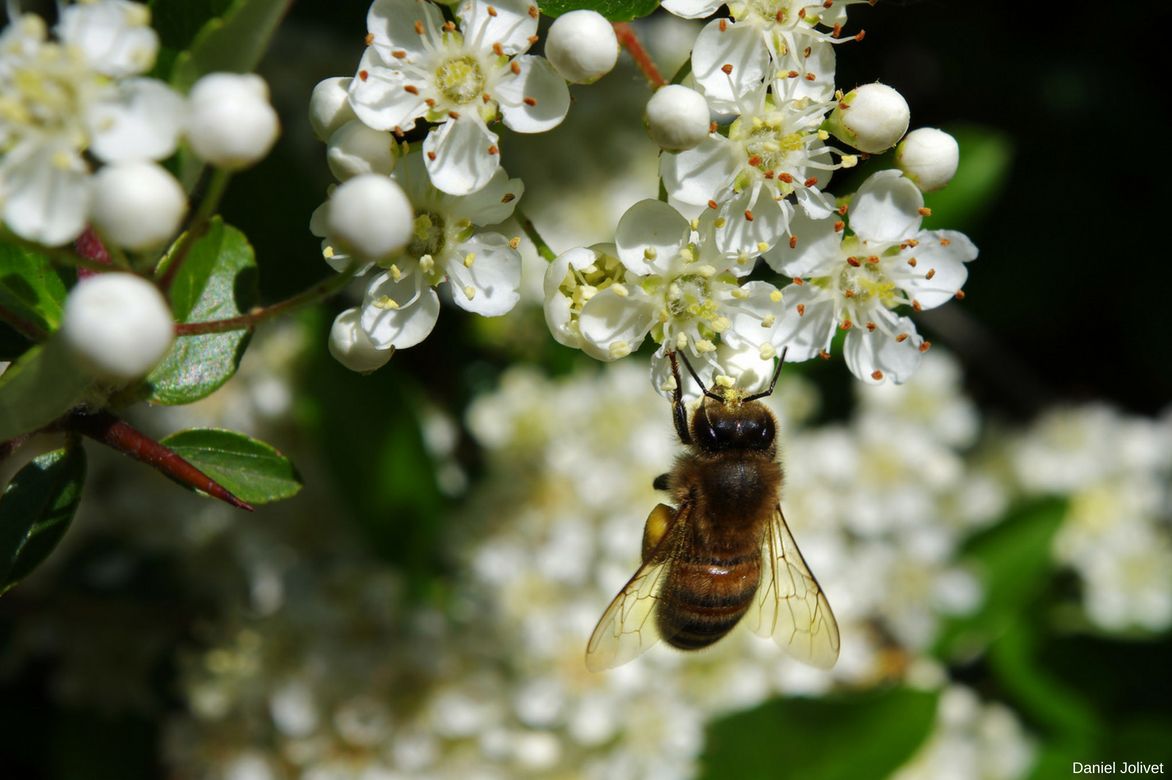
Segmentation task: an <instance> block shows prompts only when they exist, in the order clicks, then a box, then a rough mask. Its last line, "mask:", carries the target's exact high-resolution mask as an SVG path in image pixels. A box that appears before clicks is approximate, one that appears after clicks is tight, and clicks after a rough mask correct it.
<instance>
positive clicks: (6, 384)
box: [0, 335, 92, 441]
mask: <svg viewBox="0 0 1172 780" xmlns="http://www.w3.org/2000/svg"><path fill="white" fill-rule="evenodd" d="M91 383H92V380H91V379H90V378H89V376H87V375H86V374H85V373H84V372H82V371H81V370H79V369H78V367H77V362H76V361H75V360H74V358H73V355H72V354H70V352H69V348H68V347H67V346H66V345H65V342H64V341H62V340H61V338H60V337H59V336H56V335H54V336H53V337H51V338H50V339H49V340H48V341H46V342H45V343H44V344H40V345H38V346H36V347H33V348H32V349H30V350H28V351H27V352H25V353H24V354H23V355H21V357H20V359H19V360H17V361H16V362H15V363H13V364H12V365H11V366H9V367H8V370H7V371H5V372H4V374H3V375H0V441H4V440H5V439H11V438H13V437H14V436H19V435H20V434H22V433H28V432H29V431H35V430H36V429H37V428H40V427H42V426H45V425H47V424H49V423H51V422H52V421H53V420H56V419H57V418H58V417H60V416H61V415H62V414H64V413H65V412H66V411H68V410H69V409H71V408H72V407H74V406H76V405H77V404H78V403H79V402H80V401H81V400H82V399H83V398H84V397H85V395H86V392H87V391H88V390H89V388H90V385H91Z"/></svg>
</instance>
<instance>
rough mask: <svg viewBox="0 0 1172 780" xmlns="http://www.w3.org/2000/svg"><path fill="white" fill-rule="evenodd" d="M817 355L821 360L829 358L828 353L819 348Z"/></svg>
mask: <svg viewBox="0 0 1172 780" xmlns="http://www.w3.org/2000/svg"><path fill="white" fill-rule="evenodd" d="M818 357H820V358H822V359H823V360H830V353H829V352H827V351H826V350H824V349H820V350H818Z"/></svg>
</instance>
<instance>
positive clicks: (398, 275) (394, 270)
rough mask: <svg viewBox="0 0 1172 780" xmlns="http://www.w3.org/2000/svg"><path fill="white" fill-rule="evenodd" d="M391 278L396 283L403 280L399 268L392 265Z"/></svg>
mask: <svg viewBox="0 0 1172 780" xmlns="http://www.w3.org/2000/svg"><path fill="white" fill-rule="evenodd" d="M391 278H392V279H394V280H395V281H396V282H397V281H399V280H400V279H402V278H403V272H402V271H400V270H399V266H397V265H394V264H392V265H391Z"/></svg>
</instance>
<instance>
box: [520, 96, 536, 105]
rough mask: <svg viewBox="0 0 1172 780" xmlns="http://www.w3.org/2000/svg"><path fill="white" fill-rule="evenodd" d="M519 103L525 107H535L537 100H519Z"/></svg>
mask: <svg viewBox="0 0 1172 780" xmlns="http://www.w3.org/2000/svg"><path fill="white" fill-rule="evenodd" d="M521 102H522V103H524V104H525V105H527V106H535V105H537V98H532V97H526V98H521Z"/></svg>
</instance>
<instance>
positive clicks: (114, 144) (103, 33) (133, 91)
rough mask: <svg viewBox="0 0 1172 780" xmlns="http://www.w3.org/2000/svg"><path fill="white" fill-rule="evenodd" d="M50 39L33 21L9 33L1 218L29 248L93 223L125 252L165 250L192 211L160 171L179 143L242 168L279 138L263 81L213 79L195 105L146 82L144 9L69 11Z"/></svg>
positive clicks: (153, 40) (86, 6) (106, 1)
mask: <svg viewBox="0 0 1172 780" xmlns="http://www.w3.org/2000/svg"><path fill="white" fill-rule="evenodd" d="M53 32H54V34H55V35H54V37H50V35H49V30H48V28H47V26H46V24H45V22H44V20H43V19H41V17H39V16H36V15H33V14H25V15H22V16H19V17H17V18H15V19H14V20H13V22H12V24H11V25H9V26H8V27H7V28H6V29H5V30H4V31H3V33H2V34H0V95H2V96H3V97H0V218H2V219H3V222H4V225H5V226H6V227H7V228H8V229H9V230H11V231H12V232H13V233H15V234H16V235H17V236H19V237H21V238H23V239H25V240H27V241H32V242H36V243H39V244H44V245H47V246H58V245H61V244H65V243H67V242H69V241H72V240H74V239H75V238H77V237H78V235H80V234H81V232H82V231H83V230H84V229H85V227H86V225H87V224H92V225H93V226H94V227H96V228H97V229H98V231H99V233H100V234H101V235H102V237H103V238H104V239H106V240H108V241H110V242H111V243H113V244H115V245H117V246H121V247H125V248H128V249H131V250H145V249H153V248H156V247H158V246H159V245H161V244H163V243H164V242H165V241H166V240H168V239H170V238H172V237H173V236H174V234H175V232H176V230H177V229H178V227H179V224H180V221H181V219H182V217H183V216H184V214H185V213H186V210H187V196H186V193H185V192H184V190H183V188H182V187H181V186H180V184H179V182H178V181H177V180H176V179H175V178H174V177H173V176H172V175H171V174H170V173H168V172H167V171H166V170H165V169H164V168H162V167H161V166H160V165H158V161H160V160H163V159H165V158H167V157H169V156H170V155H171V154H172V153H173V152H174V151H175V150H176V149H177V147H178V145H179V143H180V141H181V140H184V139H186V140H187V141H188V142H189V143H190V144H191V146H192V148H193V149H194V151H195V152H196V153H197V154H198V155H199V156H200V157H202V158H203V159H204V160H205V161H207V162H209V163H211V164H213V165H216V166H217V167H223V168H229V169H233V168H240V167H244V166H246V165H251V164H252V163H253V162H255V161H256V160H258V159H260V158H261V157H263V156H264V155H265V154H266V153H267V152H268V149H269V147H271V145H272V143H273V142H274V140H275V139H276V136H277V130H278V125H277V118H276V114H275V113H274V112H273V110H272V107H271V106H269V105H268V88H267V87H266V86H265V84H264V82H263V81H261V80H260V79H259V78H257V77H255V76H237V75H232V74H213V75H212V76H208V77H205V79H203V80H201V82H199V83H197V84H196V85H195V87H194V88H193V89H192V93H191V95H190V96H189V97H184V96H182V95H180V94H179V93H177V92H175V91H174V90H172V89H171V88H170V87H169V86H168V85H166V84H164V83H163V82H162V81H159V80H157V79H152V78H146V77H143V76H142V74H143V73H145V72H147V71H149V70H150V69H151V67H152V66H153V65H154V64H155V57H156V54H157V52H158V48H159V41H158V36H157V35H156V33H155V31H154V30H153V29H151V27H150V11H149V9H148V8H147V6H145V5H142V4H139V3H134V2H128V0H95V1H94V2H85V3H78V4H74V5H66V6H64V7H63V8H62V9H61V14H60V20H59V21H58V24H57V25H56V27H55V28H54V30H53ZM235 95H239V97H237V98H235V99H231V97H230V96H235ZM93 161H96V162H98V163H101V164H102V167H101V168H100V169H99V170H97V171H96V173H95V171H94V169H93Z"/></svg>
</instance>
